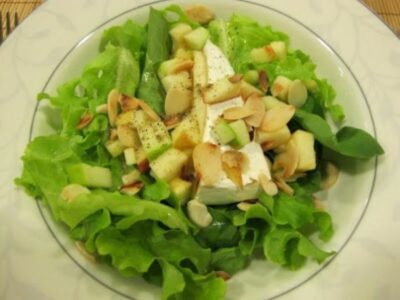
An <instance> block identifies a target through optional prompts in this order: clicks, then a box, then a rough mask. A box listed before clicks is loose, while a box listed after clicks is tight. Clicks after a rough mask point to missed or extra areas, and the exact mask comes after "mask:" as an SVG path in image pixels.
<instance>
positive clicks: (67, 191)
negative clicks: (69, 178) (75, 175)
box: [61, 183, 90, 202]
mask: <svg viewBox="0 0 400 300" xmlns="http://www.w3.org/2000/svg"><path fill="white" fill-rule="evenodd" d="M82 194H90V190H89V189H88V188H86V187H84V186H82V185H80V184H76V183H72V184H69V185H66V186H65V187H64V188H63V189H62V191H61V198H63V199H64V200H66V201H67V202H72V201H74V200H75V199H76V198H77V197H78V196H80V195H82Z"/></svg>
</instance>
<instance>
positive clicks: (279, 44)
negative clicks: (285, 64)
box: [269, 41, 287, 60]
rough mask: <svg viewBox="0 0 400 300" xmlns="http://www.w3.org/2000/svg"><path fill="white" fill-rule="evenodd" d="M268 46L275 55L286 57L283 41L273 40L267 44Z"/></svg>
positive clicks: (281, 57) (280, 57)
mask: <svg viewBox="0 0 400 300" xmlns="http://www.w3.org/2000/svg"><path fill="white" fill-rule="evenodd" d="M269 47H271V49H272V50H273V52H274V53H275V57H276V58H278V59H280V60H283V59H285V58H286V52H287V50H286V44H285V42H283V41H274V42H271V43H270V44H269Z"/></svg>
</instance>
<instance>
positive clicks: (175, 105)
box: [164, 86, 193, 116]
mask: <svg viewBox="0 0 400 300" xmlns="http://www.w3.org/2000/svg"><path fill="white" fill-rule="evenodd" d="M192 103H193V92H192V90H190V89H184V88H182V87H179V86H173V87H171V88H170V89H169V90H168V92H167V95H166V97H165V104H164V108H165V114H166V115H167V116H172V115H176V114H181V113H184V112H185V111H187V110H188V109H189V108H190V107H191V106H192Z"/></svg>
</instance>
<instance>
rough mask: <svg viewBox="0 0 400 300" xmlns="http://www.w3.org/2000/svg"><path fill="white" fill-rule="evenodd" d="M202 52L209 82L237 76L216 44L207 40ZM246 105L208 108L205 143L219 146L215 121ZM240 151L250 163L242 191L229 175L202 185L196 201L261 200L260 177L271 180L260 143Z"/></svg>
mask: <svg viewBox="0 0 400 300" xmlns="http://www.w3.org/2000/svg"><path fill="white" fill-rule="evenodd" d="M203 51H204V54H205V56H206V59H207V65H208V83H214V82H216V81H217V80H219V79H222V78H224V77H228V76H232V75H233V74H234V71H233V69H232V67H231V65H230V63H229V61H228V59H227V58H226V57H225V55H224V54H223V53H222V51H221V50H220V49H219V48H218V47H217V46H215V45H214V44H213V43H211V42H210V41H207V43H206V45H205V47H204V49H203ZM243 104H244V101H243V99H242V98H241V97H236V98H233V99H231V100H228V101H224V102H221V103H217V104H212V105H207V119H206V124H205V128H204V135H203V139H202V141H203V142H210V143H213V144H218V142H217V140H216V138H215V136H214V133H213V127H214V123H215V120H216V119H217V118H218V117H220V116H221V115H222V113H223V112H224V110H225V109H227V108H230V107H236V106H242V105H243ZM220 147H221V151H222V152H224V151H226V150H229V149H232V148H231V147H230V146H227V145H222V146H220ZM239 151H240V152H242V153H244V154H245V155H246V156H247V158H248V162H249V164H248V168H246V170H245V172H244V173H243V174H242V180H243V188H242V189H241V188H239V187H238V186H237V185H236V184H235V183H234V182H232V181H231V180H230V179H229V178H228V177H227V176H226V174H223V176H222V177H221V179H220V180H219V182H218V183H216V184H215V185H214V186H205V185H203V184H202V182H200V184H199V189H198V192H197V199H198V200H199V201H200V202H202V203H204V204H208V205H223V204H229V203H235V202H240V201H243V200H249V199H256V198H257V197H258V195H259V193H260V184H259V180H258V178H259V175H260V174H261V173H263V174H265V175H266V176H267V178H271V176H270V171H269V168H268V165H267V161H266V159H265V157H264V153H263V150H262V148H261V146H260V145H259V144H258V143H256V142H251V143H249V144H247V145H245V146H244V147H242V148H241V149H239Z"/></svg>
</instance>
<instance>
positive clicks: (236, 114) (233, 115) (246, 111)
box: [224, 106, 256, 121]
mask: <svg viewBox="0 0 400 300" xmlns="http://www.w3.org/2000/svg"><path fill="white" fill-rule="evenodd" d="M255 113H256V111H254V110H252V109H250V108H248V107H246V106H236V107H230V108H228V109H226V110H224V119H225V120H228V121H234V120H239V119H243V118H246V117H249V116H252V115H254V114H255Z"/></svg>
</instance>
